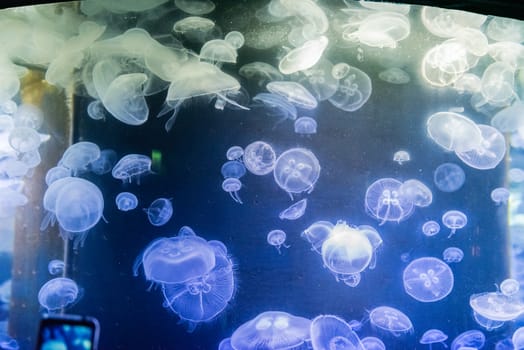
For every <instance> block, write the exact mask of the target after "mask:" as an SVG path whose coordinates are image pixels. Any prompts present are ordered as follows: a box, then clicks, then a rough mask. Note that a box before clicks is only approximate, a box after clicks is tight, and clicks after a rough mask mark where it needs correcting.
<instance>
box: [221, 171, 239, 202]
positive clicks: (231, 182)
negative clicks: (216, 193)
mask: <svg viewBox="0 0 524 350" xmlns="http://www.w3.org/2000/svg"><path fill="white" fill-rule="evenodd" d="M241 188H242V182H240V180H239V179H237V178H235V177H228V178H226V179H224V181H222V190H224V192H227V193H229V196H230V197H231V198H232V199H233V200H234V201H235V202H237V203H239V204H242V199H241V198H240V195H239V194H238V192H239V191H240V189H241Z"/></svg>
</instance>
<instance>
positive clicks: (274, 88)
mask: <svg viewBox="0 0 524 350" xmlns="http://www.w3.org/2000/svg"><path fill="white" fill-rule="evenodd" d="M266 89H267V90H268V91H269V92H271V93H274V94H278V95H281V96H283V97H285V98H286V99H287V101H288V102H290V103H292V104H294V105H295V106H297V107H299V108H303V109H315V108H317V106H318V101H317V99H316V98H315V97H314V96H313V95H312V94H311V93H310V92H309V91H308V90H307V89H306V88H305V87H304V86H303V85H302V84H300V83H297V82H295V81H272V82H270V83H268V84H267V85H266Z"/></svg>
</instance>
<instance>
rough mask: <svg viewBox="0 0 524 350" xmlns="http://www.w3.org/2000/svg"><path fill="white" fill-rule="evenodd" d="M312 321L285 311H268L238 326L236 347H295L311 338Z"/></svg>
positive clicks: (233, 342)
mask: <svg viewBox="0 0 524 350" xmlns="http://www.w3.org/2000/svg"><path fill="white" fill-rule="evenodd" d="M310 325H311V321H310V320H308V319H307V318H303V317H299V316H294V315H291V314H289V313H287V312H283V311H266V312H263V313H261V314H259V315H258V316H256V317H255V318H254V319H252V320H249V321H247V322H246V323H244V324H242V325H241V326H240V327H238V328H237V329H236V330H235V331H234V332H233V335H232V336H231V345H232V346H233V348H234V349H243V350H256V349H295V348H298V347H299V346H300V345H302V344H304V343H305V342H306V341H307V340H309V339H310V333H309V329H310Z"/></svg>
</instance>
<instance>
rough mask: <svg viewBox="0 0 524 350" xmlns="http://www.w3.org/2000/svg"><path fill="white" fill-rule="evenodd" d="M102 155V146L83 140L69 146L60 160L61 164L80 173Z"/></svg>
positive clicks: (75, 172) (74, 172) (75, 173)
mask: <svg viewBox="0 0 524 350" xmlns="http://www.w3.org/2000/svg"><path fill="white" fill-rule="evenodd" d="M99 157H100V148H99V147H98V145H96V144H95V143H93V142H88V141H81V142H77V143H74V144H72V145H71V146H69V147H68V148H67V149H66V150H65V152H64V154H63V155H62V158H61V159H60V161H59V162H58V165H59V166H62V167H64V168H67V169H69V170H71V172H72V173H73V175H78V174H79V173H81V172H85V171H87V170H88V169H89V166H90V164H91V163H92V162H94V161H96V160H97V159H98V158H99Z"/></svg>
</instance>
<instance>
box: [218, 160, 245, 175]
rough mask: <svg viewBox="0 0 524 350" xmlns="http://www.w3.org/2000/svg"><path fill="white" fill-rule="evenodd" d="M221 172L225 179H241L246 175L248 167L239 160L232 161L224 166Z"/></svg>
mask: <svg viewBox="0 0 524 350" xmlns="http://www.w3.org/2000/svg"><path fill="white" fill-rule="evenodd" d="M220 172H221V173H222V176H223V177H224V178H225V179H226V178H228V177H234V178H237V179H240V178H241V177H242V176H244V175H245V174H246V167H245V166H244V164H243V163H241V162H239V161H237V160H230V161H227V162H225V163H224V164H223V165H222V168H221V169H220Z"/></svg>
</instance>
